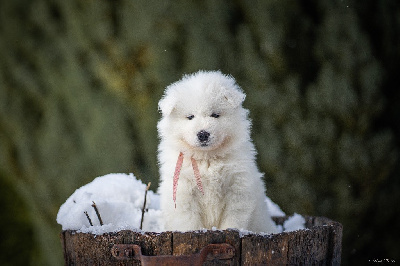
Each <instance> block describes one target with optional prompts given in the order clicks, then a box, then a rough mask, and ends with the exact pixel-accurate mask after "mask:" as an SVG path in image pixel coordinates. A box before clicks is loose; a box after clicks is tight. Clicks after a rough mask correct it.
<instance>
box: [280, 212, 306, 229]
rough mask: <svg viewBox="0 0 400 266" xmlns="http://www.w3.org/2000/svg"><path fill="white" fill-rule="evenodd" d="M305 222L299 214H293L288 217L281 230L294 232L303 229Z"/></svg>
mask: <svg viewBox="0 0 400 266" xmlns="http://www.w3.org/2000/svg"><path fill="white" fill-rule="evenodd" d="M305 223H306V220H305V219H304V217H303V216H301V215H300V214H297V213H295V214H293V216H291V217H289V218H288V219H287V220H286V221H285V222H284V223H283V228H284V231H285V232H291V231H296V230H300V229H304V228H305V226H304V225H305Z"/></svg>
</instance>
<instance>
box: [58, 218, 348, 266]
mask: <svg viewBox="0 0 400 266" xmlns="http://www.w3.org/2000/svg"><path fill="white" fill-rule="evenodd" d="M304 218H305V220H306V224H305V226H306V229H302V230H297V231H293V232H283V233H280V234H272V235H259V234H243V233H242V232H240V231H238V230H235V229H232V230H231V229H228V230H200V231H190V232H162V233H152V232H133V231H120V232H116V233H106V234H103V235H93V234H88V233H77V232H76V231H70V230H67V231H63V232H62V233H61V242H62V245H63V250H64V259H65V265H260V264H261V265H262V264H268V265H340V259H341V248H342V247H341V242H342V225H341V224H340V223H338V222H335V221H332V220H329V219H327V218H324V217H311V216H305V217H304ZM286 219H287V217H274V220H275V222H276V223H277V224H283V222H284V221H285V220H286Z"/></svg>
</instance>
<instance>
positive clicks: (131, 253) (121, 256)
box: [111, 243, 235, 266]
mask: <svg viewBox="0 0 400 266" xmlns="http://www.w3.org/2000/svg"><path fill="white" fill-rule="evenodd" d="M111 254H112V255H113V257H115V258H116V259H118V260H132V259H134V260H138V261H140V262H141V264H142V265H149V266H150V265H202V264H203V263H204V262H205V261H206V260H215V259H217V260H227V259H231V258H233V257H234V256H235V248H234V247H233V246H231V245H229V244H227V243H222V244H209V245H207V246H205V247H204V248H202V249H201V250H200V252H199V253H196V254H193V255H180V256H174V255H159V256H145V255H143V254H142V250H141V248H140V246H138V245H134V244H115V245H114V246H113V247H112V249H111Z"/></svg>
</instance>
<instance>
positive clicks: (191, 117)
mask: <svg viewBox="0 0 400 266" xmlns="http://www.w3.org/2000/svg"><path fill="white" fill-rule="evenodd" d="M186 118H187V119H189V120H192V119H193V118H194V115H188V116H187V117H186Z"/></svg>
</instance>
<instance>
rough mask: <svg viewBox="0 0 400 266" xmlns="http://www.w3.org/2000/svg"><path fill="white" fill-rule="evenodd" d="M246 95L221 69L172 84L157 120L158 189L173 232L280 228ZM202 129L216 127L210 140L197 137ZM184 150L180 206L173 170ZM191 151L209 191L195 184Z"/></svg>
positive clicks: (179, 193)
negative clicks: (258, 161) (267, 195)
mask: <svg viewBox="0 0 400 266" xmlns="http://www.w3.org/2000/svg"><path fill="white" fill-rule="evenodd" d="M244 99H245V94H244V93H243V91H242V90H241V89H240V88H239V86H238V85H237V84H236V82H235V80H234V79H233V78H232V77H231V76H227V75H224V74H222V73H221V72H219V71H212V72H205V71H200V72H197V73H195V74H192V75H186V76H184V77H183V78H182V79H181V80H180V81H177V82H175V83H173V84H171V85H170V86H168V87H167V89H166V91H165V94H164V96H163V98H162V99H161V100H160V102H159V108H160V110H161V112H162V118H161V120H160V121H159V123H158V132H159V136H160V139H161V142H160V144H159V158H158V159H159V163H160V174H161V183H160V187H159V193H160V196H161V198H160V203H161V209H162V211H163V215H164V222H165V229H166V230H179V231H187V230H197V229H202V228H207V229H211V228H212V227H216V228H218V229H227V228H238V229H245V230H250V231H253V232H265V233H274V232H277V229H276V226H275V224H274V223H273V222H272V220H271V218H270V215H269V213H268V210H267V205H266V204H265V202H264V200H265V194H264V192H265V189H264V183H263V181H262V177H263V175H262V174H261V173H260V172H259V171H258V169H257V166H256V164H255V154H256V152H255V149H254V146H253V144H252V142H251V139H250V121H249V120H248V111H247V110H246V109H244V108H243V107H242V102H243V101H244ZM218 116H219V117H218ZM189 118H192V119H189ZM200 131H206V132H208V133H209V136H208V138H207V140H206V141H205V140H204V139H203V141H201V138H199V137H198V133H199V132H200ZM180 152H182V153H183V154H184V161H183V166H182V170H181V173H180V178H179V182H178V188H177V193H176V198H177V199H176V208H175V205H174V202H173V197H172V195H173V175H174V171H175V166H176V162H177V158H178V155H179V153H180ZM191 157H193V158H194V159H195V160H196V161H197V164H198V166H199V170H200V175H201V181H202V184H203V189H204V195H203V194H202V193H201V192H200V191H199V189H198V187H197V185H196V180H195V176H194V174H193V169H192V165H191Z"/></svg>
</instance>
